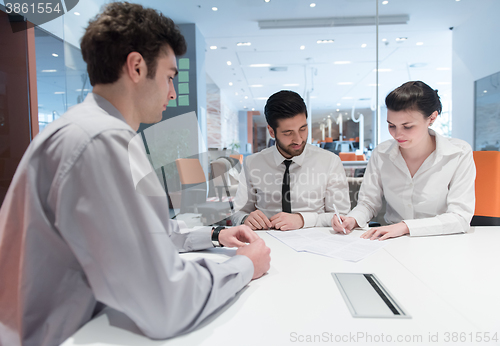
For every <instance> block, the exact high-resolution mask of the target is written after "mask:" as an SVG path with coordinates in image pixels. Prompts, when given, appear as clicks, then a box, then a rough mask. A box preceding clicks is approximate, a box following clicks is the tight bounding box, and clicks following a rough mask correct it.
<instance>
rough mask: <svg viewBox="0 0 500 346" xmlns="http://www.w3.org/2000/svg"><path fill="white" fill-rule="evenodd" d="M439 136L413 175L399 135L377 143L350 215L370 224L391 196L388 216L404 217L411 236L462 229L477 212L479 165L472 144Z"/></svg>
mask: <svg viewBox="0 0 500 346" xmlns="http://www.w3.org/2000/svg"><path fill="white" fill-rule="evenodd" d="M429 133H430V135H432V136H435V137H436V150H434V151H433V152H432V153H431V155H429V157H428V158H427V159H426V160H425V161H424V163H423V164H422V166H420V168H419V169H418V171H417V172H416V173H415V175H414V176H413V178H412V177H411V175H410V171H409V170H408V167H407V165H406V162H405V160H404V159H403V156H402V155H401V152H400V150H399V146H398V143H397V142H396V141H395V140H389V141H386V142H383V143H381V144H379V145H378V146H377V148H375V150H374V151H373V154H372V156H371V158H370V161H369V162H368V166H367V168H366V172H365V176H364V179H363V184H362V185H361V188H360V191H359V199H358V204H357V206H356V207H355V208H354V209H353V210H352V211H351V212H350V213H349V214H348V215H347V216H351V217H354V218H355V219H356V221H357V222H358V225H359V226H360V227H364V226H366V224H367V223H368V221H370V220H371V219H372V218H373V217H374V216H375V215H377V213H378V211H379V210H380V208H381V207H382V196H384V197H385V199H386V202H387V208H386V214H385V216H384V219H385V221H386V222H387V223H388V224H394V223H398V222H401V221H403V222H405V223H406V225H408V228H409V230H410V235H411V236H424V235H438V234H451V233H464V232H467V230H468V229H469V227H470V226H469V225H470V221H471V219H472V216H473V215H474V206H475V192H474V180H475V178H476V166H475V165H474V159H473V156H472V149H471V147H470V145H469V144H468V143H467V142H465V141H462V140H460V139H454V138H445V137H443V136H441V135H439V134H436V133H435V132H434V131H433V130H429Z"/></svg>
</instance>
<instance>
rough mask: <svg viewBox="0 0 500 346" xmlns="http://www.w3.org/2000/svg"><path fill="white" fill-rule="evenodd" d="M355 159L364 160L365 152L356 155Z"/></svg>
mask: <svg viewBox="0 0 500 346" xmlns="http://www.w3.org/2000/svg"><path fill="white" fill-rule="evenodd" d="M356 161H366V156H365V154H361V155H356Z"/></svg>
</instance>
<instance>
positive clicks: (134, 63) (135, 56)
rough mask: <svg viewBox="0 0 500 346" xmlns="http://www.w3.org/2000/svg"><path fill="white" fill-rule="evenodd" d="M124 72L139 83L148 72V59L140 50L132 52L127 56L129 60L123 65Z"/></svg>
mask: <svg viewBox="0 0 500 346" xmlns="http://www.w3.org/2000/svg"><path fill="white" fill-rule="evenodd" d="M123 68H124V73H125V74H126V75H127V76H128V77H129V78H130V79H131V80H132V81H133V82H134V83H137V82H139V80H140V79H141V78H142V77H145V76H146V75H147V73H148V68H147V66H146V61H144V58H143V57H142V55H141V54H140V53H138V52H132V53H130V54H129V55H128V56H127V61H126V62H125V65H124V66H123Z"/></svg>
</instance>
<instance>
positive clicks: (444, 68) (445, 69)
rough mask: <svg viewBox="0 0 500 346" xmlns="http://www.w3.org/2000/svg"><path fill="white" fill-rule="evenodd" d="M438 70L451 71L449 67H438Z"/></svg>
mask: <svg viewBox="0 0 500 346" xmlns="http://www.w3.org/2000/svg"><path fill="white" fill-rule="evenodd" d="M436 70H438V71H449V70H450V68H449V67H438V68H437V69H436Z"/></svg>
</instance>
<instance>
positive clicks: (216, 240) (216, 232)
mask: <svg viewBox="0 0 500 346" xmlns="http://www.w3.org/2000/svg"><path fill="white" fill-rule="evenodd" d="M223 229H226V227H223V226H218V227H215V228H212V245H213V246H214V247H224V245H222V244H221V243H220V241H219V234H220V232H221V231H222V230H223Z"/></svg>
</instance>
